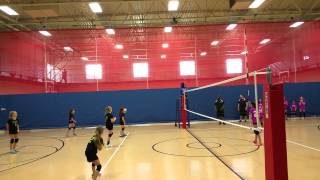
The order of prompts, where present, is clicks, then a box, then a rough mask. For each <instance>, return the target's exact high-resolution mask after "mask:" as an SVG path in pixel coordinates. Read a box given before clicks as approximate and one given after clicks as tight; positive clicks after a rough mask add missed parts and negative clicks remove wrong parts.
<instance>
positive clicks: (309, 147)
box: [186, 109, 320, 152]
mask: <svg viewBox="0 0 320 180" xmlns="http://www.w3.org/2000/svg"><path fill="white" fill-rule="evenodd" d="M186 111H188V112H189V113H192V114H196V115H198V116H202V117H205V118H208V119H212V120H215V121H218V122H223V123H226V124H229V125H232V126H236V127H241V128H245V129H249V130H263V129H264V128H261V127H259V128H253V127H249V126H243V125H239V124H235V123H232V122H228V121H224V120H220V119H217V118H214V117H211V116H207V115H204V114H200V113H197V112H194V111H191V110H188V109H186ZM286 141H287V142H288V143H291V144H294V145H297V146H301V147H304V148H306V149H311V150H314V151H318V152H320V149H317V148H314V147H311V146H307V145H304V144H301V143H297V142H294V141H291V140H288V139H287V140H286Z"/></svg>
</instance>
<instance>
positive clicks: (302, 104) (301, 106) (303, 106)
mask: <svg viewBox="0 0 320 180" xmlns="http://www.w3.org/2000/svg"><path fill="white" fill-rule="evenodd" d="M299 110H300V112H306V102H305V101H304V98H303V97H302V96H301V97H300V101H299Z"/></svg>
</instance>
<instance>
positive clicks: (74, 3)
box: [1, 0, 159, 6]
mask: <svg viewBox="0 0 320 180" xmlns="http://www.w3.org/2000/svg"><path fill="white" fill-rule="evenodd" d="M148 1H149V2H150V1H159V0H101V1H98V2H99V3H101V4H104V3H114V2H148ZM90 2H92V0H86V1H65V2H61V1H60V2H59V1H57V2H34V3H15V2H11V3H1V5H10V6H51V5H79V4H88V3H90Z"/></svg>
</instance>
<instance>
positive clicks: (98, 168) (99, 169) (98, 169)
mask: <svg viewBox="0 0 320 180" xmlns="http://www.w3.org/2000/svg"><path fill="white" fill-rule="evenodd" d="M101 168H102V166H101V164H99V165H98V166H97V171H98V172H100V171H101Z"/></svg>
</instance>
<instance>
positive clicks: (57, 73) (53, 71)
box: [47, 64, 62, 82]
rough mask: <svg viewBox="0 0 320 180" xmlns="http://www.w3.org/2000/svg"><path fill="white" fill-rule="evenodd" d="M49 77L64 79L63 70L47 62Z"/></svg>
mask: <svg viewBox="0 0 320 180" xmlns="http://www.w3.org/2000/svg"><path fill="white" fill-rule="evenodd" d="M47 79H49V80H53V81H57V82H60V81H61V80H62V71H61V70H60V69H58V68H55V67H54V66H53V65H51V64H47Z"/></svg>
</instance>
